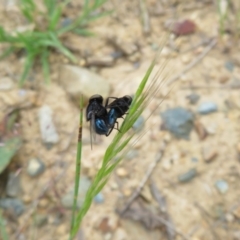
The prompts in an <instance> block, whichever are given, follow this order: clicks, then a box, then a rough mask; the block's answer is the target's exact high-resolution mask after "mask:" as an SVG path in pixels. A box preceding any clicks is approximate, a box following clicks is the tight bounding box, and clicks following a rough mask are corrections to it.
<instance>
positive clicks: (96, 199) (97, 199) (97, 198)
mask: <svg viewBox="0 0 240 240" xmlns="http://www.w3.org/2000/svg"><path fill="white" fill-rule="evenodd" d="M94 202H95V203H99V204H100V203H103V202H104V196H103V194H102V193H101V192H100V193H98V194H97V195H96V196H95V197H94Z"/></svg>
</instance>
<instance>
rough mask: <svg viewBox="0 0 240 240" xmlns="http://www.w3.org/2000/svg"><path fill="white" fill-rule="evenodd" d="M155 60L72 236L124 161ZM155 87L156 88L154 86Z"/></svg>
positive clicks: (82, 209) (110, 148)
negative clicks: (127, 134) (93, 202)
mask: <svg viewBox="0 0 240 240" xmlns="http://www.w3.org/2000/svg"><path fill="white" fill-rule="evenodd" d="M155 62H156V61H155V59H154V61H153V62H152V63H151V65H150V67H149V68H148V70H147V72H146V74H145V76H144V77H143V79H142V81H141V83H140V85H139V87H138V89H137V91H136V93H135V95H134V99H133V102H132V105H131V107H130V109H129V113H128V114H127V116H126V118H125V120H124V121H123V124H122V126H121V127H120V131H119V132H118V133H117V134H116V135H115V137H114V139H113V141H112V143H111V144H110V145H109V147H108V148H107V150H106V152H105V155H104V158H103V162H102V166H101V168H100V169H99V171H98V173H97V175H96V177H95V178H94V180H93V182H92V184H91V186H90V188H89V189H88V192H87V194H86V197H85V201H84V203H83V206H82V207H81V209H80V211H79V212H78V213H77V217H76V221H75V226H74V228H73V231H72V236H75V235H76V234H77V232H78V229H79V227H80V225H81V222H82V219H83V217H84V216H85V214H86V213H87V211H88V209H89V208H90V206H91V203H92V201H93V198H94V197H95V196H96V194H98V193H99V192H100V191H101V190H102V188H103V187H104V185H105V184H106V183H107V180H108V178H109V177H110V174H111V173H112V171H113V170H114V169H115V167H116V166H117V165H118V163H119V162H120V161H121V160H122V159H123V157H124V155H123V154H121V152H122V151H123V150H124V149H125V148H126V147H127V146H128V145H129V142H130V141H131V140H132V138H133V136H134V133H133V134H131V135H130V136H128V137H126V138H125V140H124V137H125V133H126V132H128V130H129V129H130V128H131V127H132V125H133V124H134V122H135V121H136V120H137V118H138V117H139V116H140V114H141V113H142V111H143V110H144V109H143V99H142V98H143V97H144V95H143V92H144V89H145V87H146V83H147V81H148V80H149V77H150V74H151V72H152V70H153V68H154V65H155ZM153 87H154V86H153Z"/></svg>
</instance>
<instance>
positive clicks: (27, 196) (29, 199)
mask: <svg viewBox="0 0 240 240" xmlns="http://www.w3.org/2000/svg"><path fill="white" fill-rule="evenodd" d="M22 200H23V202H24V203H26V204H28V203H30V202H31V201H32V198H31V196H30V195H28V194H25V195H24V196H23V197H22Z"/></svg>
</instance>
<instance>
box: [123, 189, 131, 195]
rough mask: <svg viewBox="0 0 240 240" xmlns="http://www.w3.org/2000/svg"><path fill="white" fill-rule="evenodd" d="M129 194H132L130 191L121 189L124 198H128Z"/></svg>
mask: <svg viewBox="0 0 240 240" xmlns="http://www.w3.org/2000/svg"><path fill="white" fill-rule="evenodd" d="M131 194H132V191H131V190H130V189H123V195H124V196H125V197H129V196H131Z"/></svg>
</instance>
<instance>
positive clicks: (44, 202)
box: [38, 198, 49, 208]
mask: <svg viewBox="0 0 240 240" xmlns="http://www.w3.org/2000/svg"><path fill="white" fill-rule="evenodd" d="M38 205H39V207H41V208H46V207H47V206H48V205H49V202H48V200H47V199H46V198H42V199H41V200H40V201H39V204H38Z"/></svg>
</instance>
